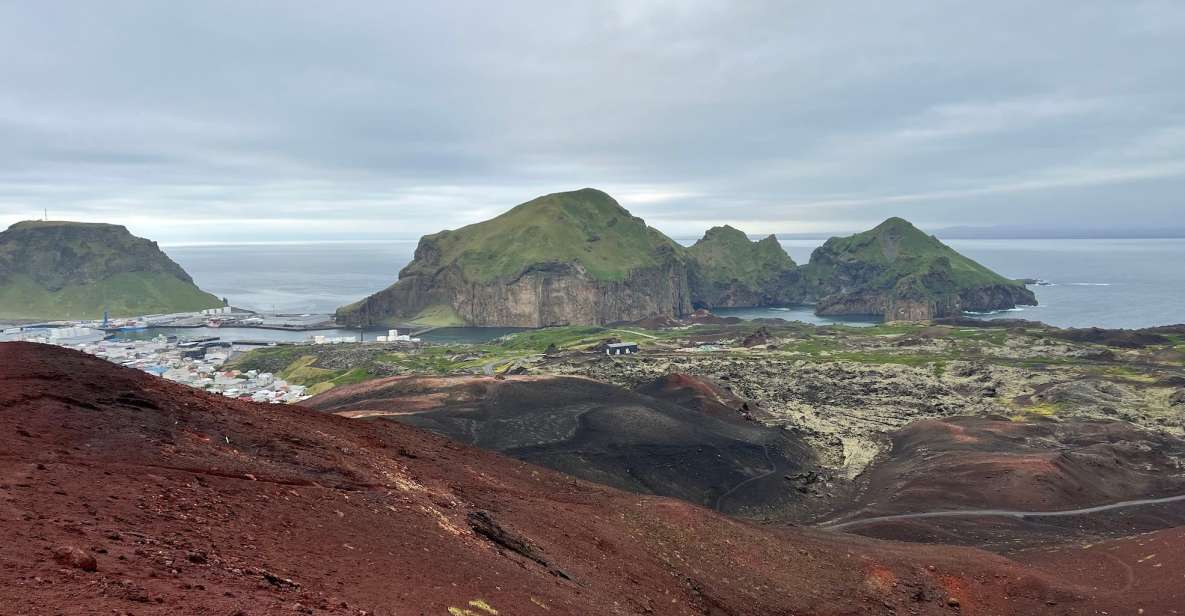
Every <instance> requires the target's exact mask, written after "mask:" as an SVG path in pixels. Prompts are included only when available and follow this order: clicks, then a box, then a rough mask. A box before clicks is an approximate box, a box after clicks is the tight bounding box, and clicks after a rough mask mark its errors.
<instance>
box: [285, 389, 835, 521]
mask: <svg viewBox="0 0 1185 616" xmlns="http://www.w3.org/2000/svg"><path fill="white" fill-rule="evenodd" d="M643 389H644V390H645V391H646V392H648V393H649V395H643V394H640V393H636V392H631V391H629V390H626V389H623V388H621V387H617V386H615V385H610V384H608V383H600V382H597V381H594V380H592V379H586V378H578V377H552V376H510V377H505V378H494V377H466V376H457V377H391V378H386V379H379V380H375V381H369V382H366V383H359V384H355V385H346V386H342V387H336V388H334V389H332V390H330V391H328V392H325V393H323V394H320V395H318V396H316V397H314V398H311V399H309V400H306V401H304V402H302V403H301V404H302V405H303V406H308V407H311V408H314V409H317V410H320V411H326V412H332V413H336V414H338V415H342V416H344V417H353V418H365V419H388V420H394V421H399V422H402V423H406V424H410V425H413V426H419V427H421V428H425V429H428V430H431V431H433V432H437V433H439V434H443V435H445V436H449V437H451V438H453V439H456V440H458V441H461V442H464V443H467V444H469V445H473V446H476V447H482V448H484V449H490V450H493V451H497V452H500V453H504V454H506V455H508V456H511V457H514V458H518V459H520V460H525V461H527V462H532V463H534V464H538V465H540V466H546V467H548V468H552V469H555V470H558V471H562V472H565V473H568V474H570V475H574V476H576V477H580V478H581V479H587V480H589V481H596V482H598V483H603V484H605V485H609V486H613V487H615V488H620V489H624V490H630V491H632V492H639V493H643V494H658V495H661V496H673V497H677V498H681V499H683V500H686V501H690V502H693V503H697V504H701V505H705V506H708V507H715V508H717V509H720V510H722V511H728V512H735V511H740V510H745V509H765V508H780V507H786V506H790V505H792V504H793V503H794V502H796V501H797V500H799V499H801V498H802V497H803V495H802V494H801V493H800V492H798V491H796V490H794V489H791V488H789V487H788V485H789V483H788V482H787V480H786V479H784V478H783V477H785V476H797V475H801V474H805V473H808V472H811V471H813V469H814V468H815V455H814V452H813V451H812V450H811V448H810V447H809V446H808V445H806V444H805V443H804V442H802V440H801V439H800V438H799V437H797V436H796V435H794V434H793V433H792V432H789V431H786V430H782V429H780V428H770V427H766V426H764V425H762V424H760V423H758V422H756V421H753V420H752V418H751V417H747V415H748V411H746V410H745V409H747V408H748V405H747V404H746V403H745V402H744V401H741V400H739V399H735V398H732V397H731V396H730V395H729V394H727V393H726V392H721V391H719V390H717V389H715V388H714V387H713V386H712V385H710V384H708V383H706V382H704V381H702V380H699V379H695V378H693V377H689V376H686V375H672V376H671V377H667V378H664V379H661V380H660V381H659V382H655V383H651V384H647V385H645V386H644V388H643ZM763 479H764V481H763Z"/></svg>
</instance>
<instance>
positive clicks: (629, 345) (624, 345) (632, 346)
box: [605, 342, 638, 355]
mask: <svg viewBox="0 0 1185 616" xmlns="http://www.w3.org/2000/svg"><path fill="white" fill-rule="evenodd" d="M637 352H638V343H637V342H615V343H613V344H610V345H607V346H606V347H605V354H606V355H632V354H634V353H637Z"/></svg>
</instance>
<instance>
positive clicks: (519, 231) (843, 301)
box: [337, 188, 1036, 327]
mask: <svg viewBox="0 0 1185 616" xmlns="http://www.w3.org/2000/svg"><path fill="white" fill-rule="evenodd" d="M815 300H818V302H819V303H818V312H819V313H820V314H874V315H884V316H885V317H886V318H888V319H919V320H924V319H930V318H934V317H941V316H950V315H958V314H960V313H961V311H962V310H991V309H999V308H1012V307H1015V306H1016V305H1017V304H1026V303H1027V304H1032V303H1035V302H1036V300H1035V298H1034V297H1033V294H1032V293H1031V292H1029V291H1028V290H1027V289H1026V288H1025V287H1024V285H1023V284H1021V283H1019V282H1016V281H1013V280H1008V279H1007V278H1004V277H1002V276H1000V275H998V274H995V273H994V272H992V271H990V270H988V269H987V268H985V267H983V266H982V265H979V264H978V263H975V262H974V261H972V260H970V259H968V258H966V257H964V256H962V255H960V254H958V253H957V252H955V251H954V250H952V249H950V248H949V247H947V246H946V245H944V244H942V243H941V242H939V241H938V240H937V239H934V238H933V237H929V236H927V235H925V234H923V233H922V232H920V231H918V230H917V229H915V228H914V227H913V226H912V225H910V224H909V223H908V222H905V221H904V220H901V219H899V218H892V219H889V220H887V221H885V222H884V223H883V224H881V225H880V226H878V227H877V228H875V229H873V230H871V231H866V232H864V233H861V234H857V235H854V236H852V237H849V238H832V239H831V240H829V241H828V242H827V243H826V244H825V245H824V246H823V247H821V248H819V249H818V250H816V251H815V254H814V255H812V257H811V262H810V263H809V264H808V265H806V266H804V267H798V266H797V265H796V264H795V263H794V261H793V260H792V259H791V258H790V256H789V255H788V254H786V252H785V250H783V249H782V247H781V245H779V243H778V240H777V238H775V237H774V236H772V235H771V236H769V237H766V238H765V239H763V240H761V241H758V242H752V241H750V240H749V239H748V238H747V237H746V236H745V234H744V233H742V232H741V231H739V230H737V229H734V228H732V227H728V226H723V227H714V228H712V229H710V230H709V231H708V232H707V233H706V234H705V235H704V237H703V238H702V239H700V240H699V241H698V242H696V243H695V244H694V245H693V246H691V247H683V246H681V245H679V244H677V243H676V242H674V241H673V240H671V239H670V238H668V237H667V236H665V235H663V234H662V233H660V232H659V231H657V230H655V229H653V228H650V227H648V226H646V224H645V222H644V221H643V220H642V219H640V218H637V217H635V216H633V215H631V214H630V213H629V212H628V211H626V210H625V208H623V207H621V206H620V205H619V204H618V203H617V202H616V201H614V200H613V198H612V197H610V196H609V195H607V194H605V193H603V192H601V191H599V190H595V189H591V188H585V189H582V190H577V191H572V192H563V193H554V194H550V195H545V196H542V197H539V198H537V199H534V200H532V201H528V202H527V203H523V204H521V205H519V206H517V207H515V208H513V209H511V210H510V211H508V212H506V213H504V214H502V215H500V216H497V217H495V218H493V219H490V220H487V221H485V222H480V223H477V224H473V225H469V226H467V227H462V228H461V229H457V230H455V231H441V232H440V233H436V234H434V235H428V236H424V237H423V238H421V240H420V244H419V246H418V247H417V248H416V253H415V258H414V259H413V260H412V262H411V263H410V264H409V265H408V266H407V267H405V268H404V269H403V270H402V271H401V272H399V280H398V281H397V282H396V283H395V284H394V285H392V286H390V287H388V288H387V289H385V290H383V291H379V292H378V293H375V294H374V295H371V296H370V297H367V298H365V299H363V300H361V301H359V302H357V303H355V304H351V305H349V306H343V307H341V308H339V309H338V311H337V319H338V321H339V322H341V323H342V324H345V325H350V326H363V325H380V324H401V323H413V324H419V325H474V326H521V327H543V326H549V325H564V324H571V325H590V324H591V325H603V324H606V323H612V322H619V321H636V320H640V319H643V318H660V319H661V318H677V317H680V316H684V315H686V314H688V313H690V312H691V310H692V308H693V307H694V308H708V309H711V308H719V307H738V306H769V305H788V304H796V303H803V302H810V301H815Z"/></svg>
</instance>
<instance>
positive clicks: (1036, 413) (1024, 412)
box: [1011, 402, 1062, 421]
mask: <svg viewBox="0 0 1185 616" xmlns="http://www.w3.org/2000/svg"><path fill="white" fill-rule="evenodd" d="M1061 410H1062V405H1060V404H1058V403H1054V402H1042V403H1040V404H1034V405H1032V406H1022V407H1018V408H1017V412H1016V413H1013V414H1012V417H1011V418H1012V421H1026V420H1029V419H1033V418H1035V417H1053V416H1055V415H1057V414H1058V413H1059V412H1060V411H1061Z"/></svg>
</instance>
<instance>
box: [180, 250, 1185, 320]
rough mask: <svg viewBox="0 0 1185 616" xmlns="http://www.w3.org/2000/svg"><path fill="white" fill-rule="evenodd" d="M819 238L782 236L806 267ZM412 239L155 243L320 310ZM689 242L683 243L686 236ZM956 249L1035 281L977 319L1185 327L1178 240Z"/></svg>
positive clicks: (194, 264)
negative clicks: (1005, 305) (1031, 296)
mask: <svg viewBox="0 0 1185 616" xmlns="http://www.w3.org/2000/svg"><path fill="white" fill-rule="evenodd" d="M822 241H823V240H821V239H820V240H801V239H795V240H783V241H782V246H783V247H785V249H786V251H787V252H788V253H790V256H792V257H793V258H794V260H795V261H797V262H798V263H806V262H807V261H808V260H809V259H810V253H811V251H812V250H814V249H815V248H816V247H818V246H819V245H820V244H821V243H822ZM416 243H417V242H416V241H415V240H391V241H353V242H318V243H299V244H297V243H259V244H208V245H176V246H169V245H165V246H163V248H164V250H165V252H167V253H168V254H169V256H171V257H172V258H173V259H174V260H175V261H177V262H178V263H180V264H181V266H182V267H184V268H185V269H186V271H188V272H189V273H190V274H191V275H192V276H193V278H194V280H195V281H196V282H197V284H198V285H199V286H201V287H202V288H203V289H206V290H208V291H210V292H212V293H215V294H217V295H219V296H222V297H226V298H227V299H229V300H230V302H231V304H232V305H235V306H241V307H244V308H249V309H252V310H259V311H273V310H274V311H280V312H289V313H328V312H333V310H334V309H336V308H337V307H338V306H341V305H343V304H348V303H351V302H354V301H357V300H359V299H361V298H363V297H365V296H366V295H369V294H370V293H373V292H375V291H378V290H380V289H383V288H385V287H386V286H388V285H390V284H391V283H392V282H394V281H395V280H396V278H397V276H398V273H399V270H400V269H402V268H403V266H405V265H407V264H408V263H409V262H410V261H411V258H412V255H413V253H414V252H415V247H416ZM685 243H690V242H685ZM946 243H947V244H948V245H950V246H951V247H952V248H954V249H955V250H958V251H959V252H961V253H963V254H965V255H967V256H968V257H971V258H972V259H975V260H976V261H979V262H980V263H982V264H984V265H986V266H987V267H989V268H991V269H993V270H995V271H997V272H999V273H1001V274H1003V275H1005V276H1010V277H1014V278H1038V279H1041V280H1045V281H1048V282H1049V285H1047V286H1034V287H1032V289H1033V291H1034V292H1035V293H1036V295H1037V300H1038V302H1040V305H1039V306H1034V307H1028V306H1026V307H1022V308H1018V309H1016V310H1014V311H1006V312H1000V313H994V314H989V315H978V316H980V317H982V318H1023V319H1032V320H1036V321H1043V322H1045V323H1049V324H1051V325H1057V326H1060V327H1091V326H1096V327H1108V328H1120V327H1123V328H1134V327H1150V326H1155V325H1167V324H1173V323H1185V239H1163V240H1156V239H1152V240H1149V239H1140V240H1113V239H1071V240H1030V239H1025V240H948V241H946ZM719 312H721V313H725V314H732V315H735V316H740V317H742V318H754V317H779V318H784V319H791V320H793V319H797V320H803V321H807V322H811V323H832V322H844V323H850V324H857V325H858V324H867V323H869V322H870V321H869V320H867V319H859V318H857V319H850V318H849V319H828V318H821V317H816V316H815V315H814V314H813V313H812V312H811V310H810V307H808V306H790V307H784V308H761V309H734V310H727V311H726V310H722V311H719Z"/></svg>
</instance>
